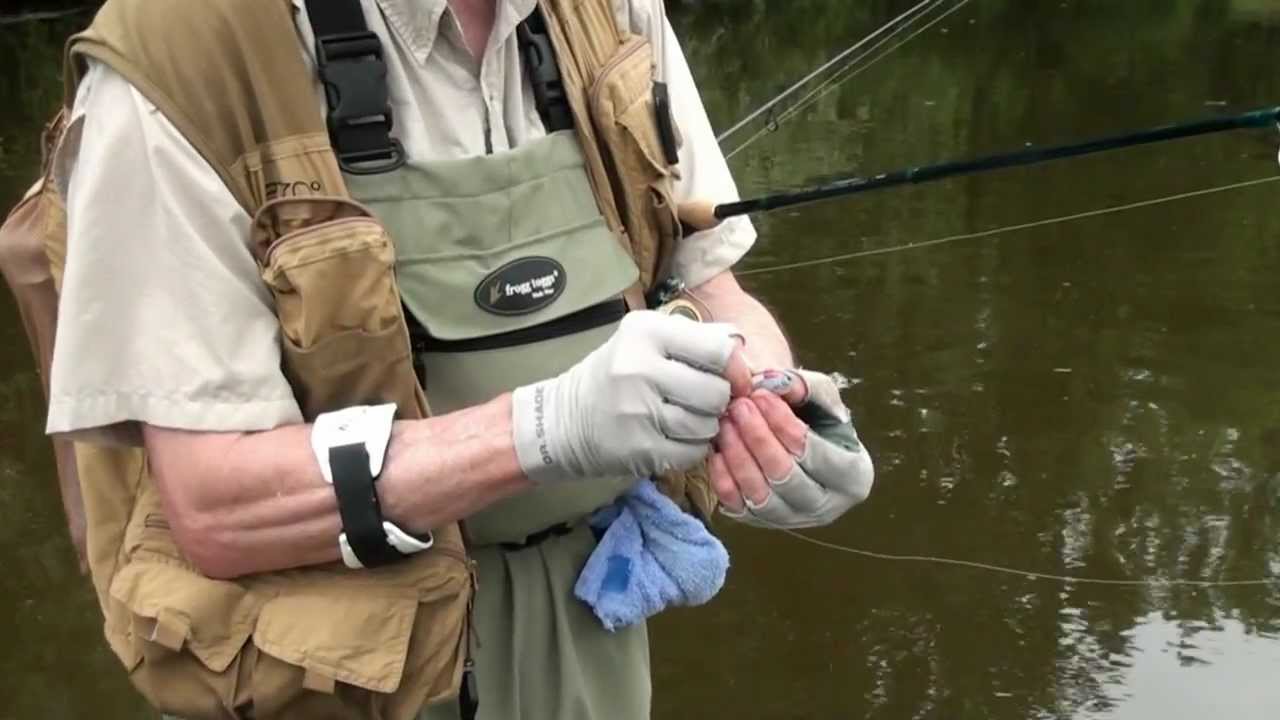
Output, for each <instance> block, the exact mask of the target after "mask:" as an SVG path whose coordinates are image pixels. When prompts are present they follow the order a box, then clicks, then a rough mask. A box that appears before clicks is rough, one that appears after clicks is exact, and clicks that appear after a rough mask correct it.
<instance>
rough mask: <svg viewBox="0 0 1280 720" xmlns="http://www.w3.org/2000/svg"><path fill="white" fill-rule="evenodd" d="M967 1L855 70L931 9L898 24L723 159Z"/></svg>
mask: <svg viewBox="0 0 1280 720" xmlns="http://www.w3.org/2000/svg"><path fill="white" fill-rule="evenodd" d="M971 1H972V0H960V2H959V3H958V4H956V5H955V6H954V7H952V8H950V9H949V10H947V11H946V12H944V13H943V14H941V15H939V16H938V17H936V18H934V19H933V20H930V21H929V22H928V23H927V24H926V25H925V26H924V27H922V28H920V29H918V30H916V31H915V32H913V33H911V34H910V35H908V36H907V37H906V38H905V39H903V40H902V42H899V43H898V44H896V45H894V46H893V47H891V48H889V49H888V50H886V51H884V52H883V53H881V54H880V55H877V56H876V57H875V58H873V59H872V60H871V61H870V62H868V63H867V64H865V65H862V66H860V67H859V66H858V63H859V62H861V61H862V60H863V59H864V58H866V57H867V56H869V55H871V54H872V53H874V52H875V51H876V50H878V49H880V48H881V47H883V46H884V45H885V44H887V43H888V42H889V41H890V40H892V39H893V38H894V36H896V35H897V34H898V33H900V32H902V31H904V30H906V29H908V28H909V27H910V26H911V24H912V23H914V22H915V20H918V19H919V18H921V17H924V16H925V15H927V14H928V12H929V11H930V10H933V7H931V8H929V9H928V10H926V11H925V12H923V13H921V14H920V15H918V16H917V17H916V18H913V19H912V21H911V23H907V24H905V25H902V26H901V27H899V28H898V29H896V30H894V31H893V32H892V33H890V34H889V35H888V36H887V37H885V38H883V39H882V40H881V41H880V42H878V43H876V44H875V45H873V46H872V47H871V48H869V49H868V50H867V51H866V52H865V53H863V54H861V55H859V56H858V57H857V58H855V59H854V60H853V61H851V62H850V63H849V64H848V65H846V66H845V67H843V68H841V69H840V70H839V71H837V72H835V73H833V74H832V75H831V77H829V78H827V79H826V80H824V81H822V83H820V84H819V85H818V86H817V87H816V88H814V89H813V90H811V91H809V93H808V94H806V95H805V96H804V97H802V98H801V99H800V100H799V101H797V102H796V104H795V105H792V106H791V107H789V108H787V109H786V110H784V111H783V112H782V114H781V115H779V116H778V117H776V118H772V119H771V121H770V122H769V123H768V124H766V125H765V126H764V127H762V128H761V129H759V130H757V131H756V132H755V133H754V134H753V135H751V137H748V138H747V139H746V140H745V141H743V143H742V144H741V145H738V146H737V147H735V148H734V149H732V150H730V151H729V152H728V153H726V154H725V160H730V159H732V158H733V156H734V155H737V154H738V153H740V152H742V151H743V150H746V149H747V148H748V147H750V146H751V145H752V144H754V143H755V142H756V141H757V140H759V139H760V138H762V137H764V136H765V135H767V134H769V133H771V132H774V131H776V130H777V129H778V128H779V127H780V126H781V125H782V123H784V122H786V121H787V120H790V119H791V118H793V117H795V116H796V115H797V114H799V113H800V112H801V111H803V110H804V109H805V108H807V107H809V106H810V105H812V104H814V103H816V102H817V101H819V100H821V99H822V98H824V97H826V96H827V95H828V94H830V93H831V92H832V91H833V90H836V89H838V88H839V87H840V86H841V85H843V84H844V83H846V82H848V81H849V80H851V79H852V78H855V77H857V76H858V75H861V74H862V73H863V72H865V71H867V70H870V69H871V68H872V67H874V66H875V64H876V63H878V62H880V61H881V60H883V59H885V58H886V57H887V56H889V55H892V54H893V53H894V52H895V51H896V50H897V49H898V48H900V47H902V46H903V45H906V44H907V43H909V42H911V41H912V40H914V39H915V38H917V37H919V36H920V35H922V34H924V33H926V32H928V31H929V30H930V29H931V28H933V27H934V26H935V25H937V24H938V23H940V22H942V21H943V20H945V19H947V18H948V17H950V16H951V15H952V14H953V13H955V12H957V11H959V10H960V9H961V8H963V7H964V6H965V5H968V4H969V3H970V2H971ZM941 4H942V3H941V2H937V3H935V4H934V7H937V6H939V5H941Z"/></svg>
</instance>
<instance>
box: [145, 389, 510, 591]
mask: <svg viewBox="0 0 1280 720" xmlns="http://www.w3.org/2000/svg"><path fill="white" fill-rule="evenodd" d="M510 427H511V405H510V396H507V395H504V396H502V397H500V398H498V399H496V400H493V401H491V402H489V403H486V404H484V405H481V406H477V407H474V408H468V409H466V410H461V411H458V412H455V413H450V414H449V415H445V416H441V417H438V418H429V419H426V420H413V421H404V422H398V423H396V424H395V426H394V428H393V430H392V435H391V442H390V444H389V446H388V449H387V457H386V460H385V462H384V464H383V472H382V475H381V476H380V478H379V480H378V485H377V488H378V496H379V500H380V502H381V505H382V509H383V514H384V516H385V517H386V518H387V519H388V520H390V521H392V522H394V523H396V524H397V525H399V526H400V527H401V528H403V529H405V530H406V531H409V532H415V533H421V532H423V531H425V530H428V529H430V528H434V527H439V526H441V525H445V524H447V523H450V522H454V521H456V520H458V519H461V518H463V517H466V516H467V515H470V514H471V513H473V512H475V511H477V510H479V509H481V508H483V507H484V506H486V505H488V504H490V503H492V502H494V501H496V500H498V499H501V498H503V497H506V496H509V495H512V494H514V493H516V492H518V491H520V490H521V489H522V488H524V487H526V486H527V485H528V482H529V481H528V480H527V479H526V478H525V476H524V474H523V473H522V472H521V470H520V467H519V464H518V462H517V460H516V455H515V451H514V449H513V448H512V444H511V429H510ZM145 437H146V442H147V448H148V454H149V456H150V458H151V463H152V472H153V475H154V476H155V477H156V480H157V483H158V486H159V488H160V491H161V496H162V498H163V500H164V503H165V510H166V514H167V515H168V516H169V519H170V522H171V524H172V525H173V528H174V533H175V536H176V539H177V541H178V543H179V545H180V546H181V547H182V548H183V550H184V552H186V553H187V555H188V557H189V558H190V559H191V560H192V562H194V563H195V564H196V565H197V566H198V567H199V568H200V569H201V570H202V571H203V572H205V573H206V574H209V575H214V576H218V577H235V576H240V575H247V574H250V573H255V572H265V571H271V570H280V569H285V568H291V567H302V566H306V565H314V564H319V563H324V562H330V561H333V560H336V559H338V557H339V555H338V545H337V538H338V533H339V532H341V527H342V521H341V519H340V517H339V515H338V505H337V499H336V496H335V494H334V491H333V487H332V486H331V485H329V484H328V483H326V482H325V480H324V477H323V476H322V475H321V473H320V468H319V466H318V465H317V463H316V460H315V456H314V455H313V453H312V450H311V445H310V426H306V425H295V426H290V427H284V428H279V429H276V430H272V431H269V432H262V433H248V434H241V433H219V434H211V433H189V432H183V431H177V430H166V429H161V428H152V427H148V428H146V430H145Z"/></svg>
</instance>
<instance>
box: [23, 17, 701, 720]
mask: <svg viewBox="0 0 1280 720" xmlns="http://www.w3.org/2000/svg"><path fill="white" fill-rule="evenodd" d="M540 4H541V7H542V10H543V12H544V14H545V17H546V18H547V21H548V26H549V29H550V32H551V36H552V40H553V43H554V46H555V49H556V53H557V55H558V57H559V59H560V70H561V73H562V77H563V81H564V84H565V88H566V91H567V93H568V96H569V101H570V105H571V108H572V111H573V114H574V116H575V120H576V123H575V124H576V126H577V130H576V132H577V134H578V138H579V141H580V143H581V146H582V150H583V155H584V158H585V160H586V167H587V171H588V176H589V179H590V181H591V185H592V189H593V191H594V195H595V197H596V201H597V204H598V205H599V208H600V212H601V214H602V215H603V217H604V219H605V221H606V223H607V224H608V226H609V228H610V229H611V230H612V231H613V234H614V235H615V236H616V237H617V238H618V239H619V240H620V242H621V243H622V244H623V247H624V248H625V249H626V250H627V252H628V253H629V254H630V255H631V257H632V258H633V259H634V260H635V262H636V264H637V266H638V268H639V275H640V283H639V284H638V285H637V287H635V288H633V289H632V290H631V291H630V292H629V293H628V300H629V304H630V305H631V306H632V307H633V308H638V307H642V306H643V301H642V296H643V293H644V292H645V291H646V290H647V289H649V288H650V287H651V286H652V285H653V284H654V282H655V281H656V280H657V279H658V278H659V276H660V274H661V271H662V268H663V266H664V264H665V262H666V259H667V258H668V257H669V256H670V254H671V252H672V249H673V246H674V244H675V243H676V242H677V241H678V239H679V236H680V228H679V224H678V221H677V219H676V213H675V209H674V205H673V201H672V191H671V186H672V181H673V179H674V178H675V168H674V167H672V166H671V165H669V164H668V163H667V162H666V160H665V158H664V152H663V149H662V144H661V140H660V138H659V131H658V129H657V127H656V123H655V121H654V117H655V115H654V107H653V102H652V85H651V83H652V68H653V62H654V59H653V49H652V48H651V47H650V46H649V43H648V41H647V39H645V38H643V37H639V36H634V35H630V34H627V33H624V32H622V31H620V30H619V28H618V26H617V24H616V21H615V17H614V14H613V10H612V7H611V3H610V0H540ZM293 22H294V20H293V16H292V11H291V4H290V2H289V0H204V1H202V2H199V3H191V2H176V1H174V0H170V1H168V2H156V1H155V0H151V1H150V2H147V1H146V0H109V1H108V2H107V3H106V5H105V6H104V7H103V9H102V10H101V12H100V13H99V14H98V16H97V17H96V19H95V20H94V22H93V25H92V26H91V27H90V28H89V30H88V31H86V32H85V33H82V34H80V35H78V36H76V37H74V38H72V40H71V41H70V42H69V44H68V54H67V68H68V70H67V94H66V97H67V98H68V101H67V102H68V103H69V102H70V99H71V98H73V97H74V94H75V93H74V90H75V86H76V83H77V82H78V80H79V77H80V73H81V72H82V70H83V59H84V58H86V57H92V58H95V59H97V60H99V61H101V62H104V63H106V64H108V65H110V66H111V67H112V68H113V69H114V70H115V71H117V72H119V73H120V74H121V75H123V76H124V77H125V78H126V79H127V80H129V82H130V83H132V84H133V85H134V87H136V88H138V89H139V90H140V91H141V92H142V93H143V94H144V95H145V96H146V97H147V98H148V100H149V101H150V102H152V103H153V104H154V105H156V107H157V108H159V109H160V111H161V112H163V113H164V114H165V116H166V117H167V118H168V119H169V120H170V121H171V122H172V123H173V124H174V125H175V126H176V127H177V128H178V130H179V131H180V132H182V133H183V135H184V136H185V137H186V138H187V140H188V141H190V142H191V144H192V145H193V146H194V147H195V148H196V150H197V151H198V152H200V154H201V155H202V156H203V157H204V158H205V159H206V160H207V161H208V162H209V163H210V165H211V166H212V167H213V168H214V169H215V170H216V171H217V172H218V174H219V175H220V176H221V178H222V179H223V181H224V183H225V184H226V186H227V188H228V189H229V190H230V191H231V193H232V194H233V195H234V197H235V198H236V199H237V201H238V202H239V203H240V204H241V206H242V207H243V208H244V209H245V210H246V212H248V213H249V214H250V215H251V217H253V218H254V223H253V247H254V249H255V256H256V257H257V259H258V261H259V265H260V269H261V273H262V278H263V280H264V282H266V283H267V285H268V287H269V288H270V289H271V291H272V293H273V295H274V297H275V301H276V308H277V314H278V316H279V320H280V326H281V334H282V343H283V352H282V357H283V369H284V372H285V374H286V376H287V378H288V380H289V382H290V383H291V385H292V387H293V389H294V393H295V395H296V397H297V400H298V402H299V405H300V407H301V408H302V410H303V413H304V415H305V417H306V418H307V419H308V420H310V419H312V418H314V417H315V416H316V415H318V414H319V413H321V412H324V411H327V410H332V409H337V408H341V407H346V406H349V405H353V404H361V403H366V402H371V401H383V402H386V401H394V402H395V403H396V404H397V406H398V408H399V413H398V417H399V418H401V419H411V418H420V417H424V416H425V415H426V414H427V413H428V412H429V410H428V405H427V400H426V397H425V396H424V393H423V391H422V387H421V385H420V384H419V382H418V379H417V377H416V375H415V370H414V367H413V358H412V355H411V351H410V346H409V337H408V330H407V327H406V321H405V317H404V315H403V309H402V306H401V298H400V293H399V289H398V286H397V279H396V274H395V272H394V258H395V246H394V244H393V242H392V240H391V238H390V237H389V236H388V233H387V232H386V230H385V229H384V228H383V227H382V226H381V225H380V224H379V223H378V222H377V221H376V220H375V219H374V218H373V217H372V215H371V214H370V213H369V212H368V211H367V210H366V209H365V208H363V207H362V206H360V205H359V204H357V203H355V202H353V201H352V200H351V199H350V197H349V195H348V193H347V190H346V186H345V183H344V180H343V176H342V173H341V172H340V170H339V168H338V163H337V161H336V160H335V157H334V154H333V151H332V149H331V146H330V140H329V136H328V133H327V130H326V127H325V124H324V118H323V116H321V115H320V113H318V112H316V108H317V107H318V105H319V99H318V98H317V97H316V96H315V91H314V79H313V77H312V75H311V71H310V70H309V68H308V67H307V66H306V64H305V62H304V58H303V55H302V53H301V52H300V48H299V47H298V46H297V43H296V41H295V38H296V32H295V28H294V25H293ZM61 134H62V124H61V123H60V122H55V123H54V124H53V125H52V126H51V127H50V129H49V131H48V133H47V139H46V145H47V146H48V147H52V146H53V145H55V144H56V143H57V142H58V141H59V140H60V136H61ZM49 166H50V163H49V162H48V158H47V157H46V162H45V176H44V177H43V178H42V180H41V181H40V182H38V183H37V185H36V186H35V187H34V188H33V189H32V191H31V192H30V193H29V194H28V195H27V197H26V198H24V200H23V201H22V202H21V203H20V204H19V205H18V207H16V208H15V209H14V211H13V213H11V215H10V217H9V219H8V220H7V221H6V223H5V225H4V226H3V228H0V270H3V272H4V274H5V278H6V280H7V281H8V282H9V284H10V287H11V288H12V289H13V291H14V293H15V295H16V296H17V298H18V304H19V309H20V311H21V313H22V317H23V321H24V324H25V326H26V329H27V332H28V336H29V338H30V340H31V343H32V346H33V348H34V350H35V354H36V357H37V361H38V364H39V366H40V369H41V372H42V377H43V378H45V387H46V390H47V387H48V386H47V378H48V369H49V364H50V361H51V357H52V343H53V338H54V332H53V328H54V326H55V323H56V307H57V293H58V290H59V288H60V285H61V272H62V267H63V259H64V258H65V248H66V245H65V244H66V234H65V210H64V208H63V203H62V199H61V198H60V197H59V196H58V192H57V189H56V188H55V187H54V184H53V183H52V182H50V179H49V175H48V173H49ZM335 286H339V287H343V286H345V287H352V286H358V287H365V288H373V289H374V290H371V291H370V292H369V293H368V294H367V295H364V296H362V297H359V298H351V297H347V296H342V297H341V298H340V299H339V297H337V296H336V294H334V293H330V292H327V289H328V288H332V287H335ZM55 447H56V448H57V449H58V453H57V459H58V470H59V475H60V480H61V483H62V487H63V491H64V502H65V504H66V505H67V508H68V515H69V518H70V519H71V525H72V528H73V535H74V534H76V533H75V528H76V527H77V526H78V525H79V526H82V527H83V526H87V546H86V547H84V548H82V553H83V554H84V556H85V557H86V558H87V563H88V566H89V568H90V572H91V574H92V578H93V582H94V585H95V587H96V589H97V591H98V595H99V599H100V603H101V606H102V610H103V614H104V617H105V632H106V637H107V640H108V642H109V644H110V645H111V647H112V649H113V650H114V651H115V653H116V654H117V655H118V656H119V658H120V660H121V661H122V662H123V663H124V665H125V667H126V669H127V670H128V671H129V673H130V678H131V680H132V681H133V682H134V684H135V685H136V686H137V687H138V688H139V690H140V691H141V692H142V693H143V694H144V695H145V696H146V697H147V699H148V700H149V701H150V702H151V703H152V704H153V705H155V706H156V707H157V708H159V709H161V710H162V711H164V712H167V713H170V714H174V715H178V716H181V717H184V718H188V719H190V720H196V719H198V718H231V717H237V716H238V715H237V712H238V709H242V708H246V707H249V706H252V708H253V717H255V718H257V719H258V720H264V719H265V718H295V717H296V718H315V717H326V718H328V717H335V718H346V717H350V718H411V717H413V716H414V715H415V714H416V713H417V712H418V710H419V709H420V708H421V707H423V706H424V705H426V704H429V703H431V702H435V701H437V700H441V699H444V698H448V697H450V696H452V695H454V694H455V693H456V690H457V687H458V683H459V679H460V676H461V671H462V666H463V661H464V658H465V655H466V650H467V641H468V627H467V623H468V618H469V612H468V608H469V604H470V601H471V598H472V594H473V592H474V586H473V575H472V572H471V566H470V563H469V561H468V559H467V555H466V551H465V546H464V542H463V534H462V531H461V528H460V527H459V526H458V525H452V526H449V527H445V528H438V529H436V530H435V532H434V535H435V547H434V548H433V549H432V550H430V551H428V552H425V553H421V554H419V555H416V556H413V557H412V558H410V559H409V560H407V561H405V562H402V563H400V564H398V565H394V566H390V567H384V568H379V569H375V570H362V571H351V570H348V569H346V568H344V567H342V566H341V565H340V564H334V565H328V566H322V567H311V568H305V569H299V570H293V571H288V572H281V573H271V574H265V575H258V576H253V577H247V578H241V579H237V580H234V581H220V580H212V579H209V578H206V577H203V576H201V575H200V574H199V573H198V572H196V571H195V570H194V569H193V567H192V566H191V565H190V564H189V563H188V562H187V561H186V560H185V559H184V558H183V556H182V554H181V553H180V552H179V550H178V549H177V546H176V545H175V544H174V542H173V539H172V536H171V534H170V532H169V527H168V523H167V521H166V519H165V517H164V513H163V512H162V510H161V508H160V504H159V501H158V498H157V496H156V492H155V488H154V485H153V484H152V482H151V480H150V479H149V477H148V474H147V462H146V457H145V454H144V452H143V451H142V450H140V449H123V448H105V447H98V446H89V445H84V444H72V443H55ZM660 485H661V486H662V487H663V488H664V490H665V491H666V492H667V493H668V494H669V495H671V496H672V497H674V498H677V499H678V500H679V501H680V502H681V503H682V504H683V505H684V506H685V507H686V509H690V510H694V511H697V512H698V513H699V514H701V515H702V516H703V517H710V512H711V510H712V509H713V508H714V495H713V493H712V491H711V490H710V488H709V484H708V482H707V480H706V476H705V472H699V473H690V474H683V475H673V476H671V477H667V478H663V480H662V482H661V483H660ZM81 495H82V497H83V499H82V501H81V500H80V498H81ZM81 505H82V507H83V509H82V510H81ZM336 618H341V619H342V621H341V622H336V621H335V619H336Z"/></svg>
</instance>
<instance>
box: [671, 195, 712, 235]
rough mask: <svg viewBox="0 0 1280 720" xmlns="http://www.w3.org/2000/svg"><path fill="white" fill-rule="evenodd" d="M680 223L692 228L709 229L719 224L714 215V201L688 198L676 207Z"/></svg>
mask: <svg viewBox="0 0 1280 720" xmlns="http://www.w3.org/2000/svg"><path fill="white" fill-rule="evenodd" d="M676 215H677V216H678V217H679V218H680V223H681V224H682V225H684V226H685V227H686V228H689V229H692V230H710V229H712V228H714V227H716V226H717V225H719V224H720V218H718V217H716V206H715V203H713V202H711V201H710V200H690V201H689V202H686V203H681V204H680V205H679V206H678V207H677V208H676Z"/></svg>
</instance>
